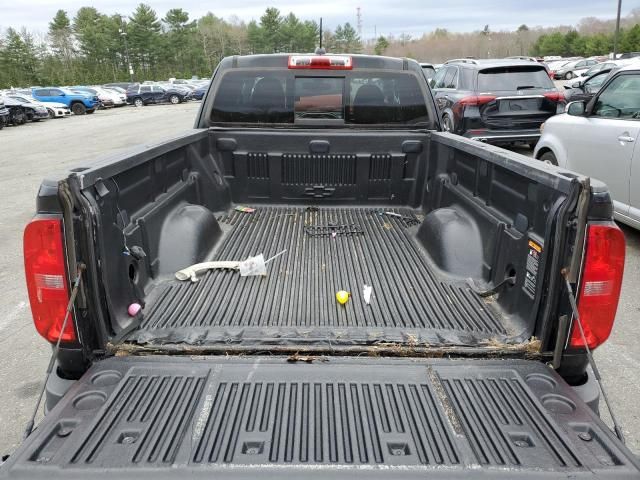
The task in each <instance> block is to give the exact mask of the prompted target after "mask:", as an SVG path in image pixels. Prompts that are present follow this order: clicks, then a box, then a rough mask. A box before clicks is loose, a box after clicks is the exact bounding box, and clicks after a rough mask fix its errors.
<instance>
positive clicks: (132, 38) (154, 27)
mask: <svg viewBox="0 0 640 480" xmlns="http://www.w3.org/2000/svg"><path fill="white" fill-rule="evenodd" d="M161 30H162V28H161V24H160V20H158V16H157V15H156V12H155V11H154V10H153V9H152V8H151V7H150V6H149V5H146V4H144V3H141V4H139V5H138V7H137V8H136V9H135V11H134V12H133V14H132V15H131V16H130V17H129V24H128V30H127V33H128V38H129V49H130V50H129V51H130V53H131V58H132V63H134V64H135V65H136V69H137V70H138V71H140V73H141V74H142V76H144V77H145V78H149V77H150V76H151V77H155V76H156V75H157V74H158V72H157V71H156V69H157V62H158V58H159V56H160V55H163V54H166V52H165V51H164V49H163V48H162V47H163V45H162V43H163V42H162V38H161Z"/></svg>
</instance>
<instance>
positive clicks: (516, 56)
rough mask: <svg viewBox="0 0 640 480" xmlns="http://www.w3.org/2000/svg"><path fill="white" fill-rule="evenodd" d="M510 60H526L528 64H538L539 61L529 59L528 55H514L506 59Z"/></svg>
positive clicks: (532, 58) (533, 58) (534, 58)
mask: <svg viewBox="0 0 640 480" xmlns="http://www.w3.org/2000/svg"><path fill="white" fill-rule="evenodd" d="M506 58H507V59H509V60H526V61H527V62H536V63H539V62H538V59H537V58H536V57H529V56H526V55H513V56H511V57H506Z"/></svg>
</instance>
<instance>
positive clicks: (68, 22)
mask: <svg viewBox="0 0 640 480" xmlns="http://www.w3.org/2000/svg"><path fill="white" fill-rule="evenodd" d="M614 25H615V21H613V20H600V19H597V18H592V17H588V18H584V19H582V20H581V21H580V22H579V23H578V25H576V26H559V27H553V28H540V27H529V26H527V25H524V24H523V25H521V26H520V27H518V28H517V29H516V30H515V31H492V29H491V28H490V26H489V25H485V26H484V28H482V29H479V30H478V31H475V32H465V33H456V32H451V31H449V30H447V29H444V28H437V29H436V30H434V31H432V32H428V33H425V34H423V35H422V36H420V37H418V38H412V36H411V35H408V34H402V35H400V36H398V37H394V36H393V35H380V36H379V37H378V38H375V39H369V40H368V41H363V40H362V39H361V38H360V37H359V35H358V33H357V31H356V29H355V28H354V27H353V26H352V25H351V24H350V23H348V22H346V23H344V24H343V25H338V26H337V27H335V29H333V30H328V29H324V31H323V32H322V36H323V46H324V47H326V48H327V51H329V52H333V53H344V52H349V53H359V52H364V53H375V54H378V55H391V56H403V57H411V58H415V59H417V60H420V61H428V62H433V63H440V62H443V61H445V60H447V59H450V58H458V57H466V56H474V57H477V58H487V57H506V56H510V55H536V56H538V55H540V56H544V55H563V56H574V55H584V56H592V55H607V54H608V53H610V52H611V51H612V50H613V31H614ZM621 25H622V30H621V34H620V38H619V42H618V51H619V52H625V51H640V8H638V9H635V10H633V11H632V12H631V13H630V14H629V15H627V16H626V17H624V18H623V19H622V23H621ZM319 30H320V29H319V25H318V24H317V23H316V22H315V21H314V20H303V19H300V18H298V17H297V16H296V15H294V14H293V13H289V14H288V15H284V14H282V13H281V12H280V11H279V10H278V9H276V8H267V9H266V10H265V12H264V13H263V15H262V16H261V17H260V18H259V19H258V20H257V21H254V20H252V21H250V22H248V23H247V22H245V21H243V20H241V19H239V18H237V17H232V18H229V19H222V18H220V17H217V16H216V15H214V14H213V13H207V14H206V15H204V16H202V17H200V18H197V19H192V18H191V17H190V15H189V13H188V12H186V11H185V10H183V9H182V8H172V9H170V10H169V11H168V12H167V13H166V14H165V15H164V17H159V16H158V14H157V12H156V11H155V10H154V9H153V8H151V7H150V6H149V5H146V4H140V5H138V6H137V7H136V9H135V10H134V11H133V12H132V13H130V14H129V15H119V14H116V15H107V14H104V13H101V12H100V11H98V10H97V9H96V8H94V7H82V8H80V9H79V10H78V11H77V12H76V13H75V15H74V16H73V17H72V18H71V17H70V16H69V14H68V13H67V12H66V11H65V10H58V12H57V13H56V15H55V16H54V18H53V19H52V20H51V22H50V23H49V29H48V31H47V33H46V34H43V35H39V34H34V33H32V32H29V31H27V30H26V29H24V28H22V29H15V28H8V29H7V30H6V31H4V32H0V88H6V87H10V86H31V85H74V84H94V83H95V84H97V83H106V82H114V81H127V80H129V79H130V74H129V65H131V67H132V69H133V72H134V75H133V76H134V79H135V80H136V81H142V80H153V79H167V78H170V77H176V78H184V77H186V78H190V77H191V76H193V75H198V76H209V75H211V73H212V72H213V70H214V68H215V66H216V65H217V63H218V62H219V61H220V60H221V59H222V58H223V57H225V56H228V55H244V54H249V53H273V52H312V51H314V50H315V48H316V47H317V46H318V43H319V35H320V31H319Z"/></svg>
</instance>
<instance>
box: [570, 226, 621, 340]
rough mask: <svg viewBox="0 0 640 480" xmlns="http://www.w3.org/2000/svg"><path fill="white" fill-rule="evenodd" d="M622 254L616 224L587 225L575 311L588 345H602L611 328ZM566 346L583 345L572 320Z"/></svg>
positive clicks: (619, 279)
mask: <svg viewBox="0 0 640 480" xmlns="http://www.w3.org/2000/svg"><path fill="white" fill-rule="evenodd" d="M624 255H625V241H624V234H623V233H622V231H621V230H620V229H619V228H618V226H617V225H616V224H615V223H613V222H611V223H602V224H590V225H589V226H588V227H587V242H586V254H585V260H584V268H583V270H582V278H581V279H580V290H579V293H578V313H579V314H580V321H581V324H582V328H583V330H584V336H585V338H586V340H587V345H588V346H589V348H596V347H597V346H599V345H602V344H603V343H604V342H605V341H606V340H607V338H609V334H610V333H611V329H612V328H613V321H614V319H615V316H616V310H617V308H618V299H619V298H620V288H621V286H622V273H623V272H624ZM569 345H570V346H571V347H576V348H580V347H584V341H583V339H582V335H581V334H580V328H579V327H578V325H577V323H576V321H575V320H574V325H573V330H572V332H571V338H570V340H569Z"/></svg>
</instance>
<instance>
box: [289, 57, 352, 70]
mask: <svg viewBox="0 0 640 480" xmlns="http://www.w3.org/2000/svg"><path fill="white" fill-rule="evenodd" d="M289 68H306V69H319V70H351V69H352V68H353V61H352V59H351V57H349V56H346V55H291V56H290V57H289Z"/></svg>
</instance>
